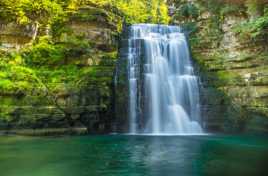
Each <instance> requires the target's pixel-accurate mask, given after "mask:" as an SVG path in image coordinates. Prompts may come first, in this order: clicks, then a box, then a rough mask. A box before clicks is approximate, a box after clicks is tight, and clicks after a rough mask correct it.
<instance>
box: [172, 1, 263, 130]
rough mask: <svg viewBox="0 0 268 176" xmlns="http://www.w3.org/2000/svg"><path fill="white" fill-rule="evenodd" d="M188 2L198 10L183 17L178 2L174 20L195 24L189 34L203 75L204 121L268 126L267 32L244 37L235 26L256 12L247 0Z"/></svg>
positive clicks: (212, 125)
mask: <svg viewBox="0 0 268 176" xmlns="http://www.w3.org/2000/svg"><path fill="white" fill-rule="evenodd" d="M175 4H176V3H175ZM188 4H189V3H188ZM190 4H191V5H193V6H194V7H195V8H197V9H198V10H199V14H198V16H196V17H195V16H193V15H192V16H191V15H190V16H187V18H181V17H180V16H179V15H178V13H180V12H179V10H180V9H183V8H181V5H179V4H177V5H176V10H175V12H177V16H176V14H175V15H174V17H173V22H174V23H175V24H180V25H185V26H187V25H188V26H189V24H190V25H192V26H191V27H192V28H191V27H190V31H191V30H194V31H193V32H192V33H191V34H190V37H189V40H190V44H191V49H192V56H193V59H194V61H195V62H196V68H197V70H198V71H199V73H200V77H201V95H202V97H201V99H202V113H203V118H204V126H205V127H206V128H207V129H208V130H210V131H228V132H230V131H249V130H254V131H267V130H268V99H267V94H268V82H267V78H268V77H267V70H268V67H267V64H268V62H267V61H268V55H267V38H265V37H261V38H258V39H256V40H242V39H241V36H239V33H237V32H235V30H234V28H235V27H236V26H237V25H238V24H241V23H242V22H248V21H249V20H251V18H252V16H251V14H248V11H247V8H246V7H245V6H244V5H243V4H224V3H223V4H217V3H216V4H215V2H214V4H213V2H212V1H209V2H206V3H205V2H203V1H192V2H190ZM217 5H218V6H217ZM178 16H179V17H178ZM188 26H187V27H188ZM188 30H189V28H188Z"/></svg>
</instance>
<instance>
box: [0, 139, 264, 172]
mask: <svg viewBox="0 0 268 176" xmlns="http://www.w3.org/2000/svg"><path fill="white" fill-rule="evenodd" d="M267 163H268V140H267V136H128V135H108V136H83V137H61V138H29V137H0V173H1V174H0V175H1V176H106V175H107V176H154V175H156V176H173V175H174V176H175V175H176V176H199V175H201V176H202V175H235V176H240V175H243V176H245V175H246V176H247V175H250V176H252V175H257V176H258V175H260V176H261V175H268V167H267Z"/></svg>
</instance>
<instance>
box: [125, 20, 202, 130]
mask: <svg viewBox="0 0 268 176" xmlns="http://www.w3.org/2000/svg"><path fill="white" fill-rule="evenodd" d="M127 59H128V81H129V102H128V106H129V132H130V133H134V134H135V133H152V134H166V133H169V134H170V133H174V134H184V133H186V134H187V133H202V128H201V127H200V125H199V120H200V109H199V88H198V78H197V77H196V76H195V75H194V72H193V67H192V63H191V60H190V54H189V49H188V45H187V40H186V37H185V35H184V33H182V32H181V29H180V28H179V27H177V26H167V25H154V24H137V25H133V26H131V27H130V31H129V38H128V53H127Z"/></svg>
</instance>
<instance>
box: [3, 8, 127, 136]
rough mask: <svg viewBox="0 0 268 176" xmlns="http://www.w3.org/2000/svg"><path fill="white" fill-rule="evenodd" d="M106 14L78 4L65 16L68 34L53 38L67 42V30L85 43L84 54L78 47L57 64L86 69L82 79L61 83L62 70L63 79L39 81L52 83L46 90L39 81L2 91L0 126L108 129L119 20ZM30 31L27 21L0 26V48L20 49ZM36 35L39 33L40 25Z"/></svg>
mask: <svg viewBox="0 0 268 176" xmlns="http://www.w3.org/2000/svg"><path fill="white" fill-rule="evenodd" d="M107 13H109V12H104V10H103V9H101V8H98V7H95V6H85V7H82V8H81V9H79V10H78V11H77V12H76V13H72V14H70V15H69V17H68V21H67V22H66V24H65V27H66V29H68V30H67V31H68V33H67V32H66V33H62V34H61V36H57V40H58V41H57V42H58V43H63V42H66V40H68V35H69V34H70V33H72V35H74V36H80V37H83V40H88V41H90V43H91V48H90V49H91V51H90V53H89V54H83V53H84V51H83V50H81V51H76V53H75V55H74V54H73V55H71V57H70V56H68V58H66V59H65V61H64V62H63V63H61V66H66V68H69V67H68V66H70V67H71V66H75V67H79V68H80V69H81V70H85V71H81V72H82V73H83V72H84V73H83V75H84V77H85V78H84V79H85V80H83V82H81V83H77V84H73V82H75V80H69V81H66V78H65V75H64V74H63V76H62V78H61V79H59V80H62V81H57V82H53V80H52V81H51V79H53V77H51V78H50V77H49V78H47V79H46V78H43V80H44V82H43V83H44V84H47V86H48V85H51V84H53V87H54V88H55V89H54V90H53V91H50V92H48V90H45V89H44V90H43V89H39V86H40V85H39V84H35V83H32V84H31V86H30V87H29V89H31V90H32V91H25V92H18V91H10V92H9V93H4V92H3V91H1V92H0V102H1V103H0V130H3V129H9V128H58V127H70V126H73V127H80V126H81V127H87V128H88V131H89V132H92V133H94V132H97V133H102V132H106V131H109V129H110V124H111V123H110V121H111V119H112V118H113V116H112V97H111V95H112V88H111V87H112V79H113V72H114V59H115V57H116V52H117V37H118V29H117V25H118V24H119V23H120V20H122V19H121V17H119V16H116V15H115V14H113V16H114V21H112V20H110V19H108V18H110V16H111V15H109V14H107ZM33 33H34V31H33V28H32V26H30V25H27V26H22V25H18V24H16V23H14V22H12V23H3V24H0V49H1V51H2V52H10V51H13V50H14V51H15V50H17V51H19V50H20V49H23V48H26V47H27V45H29V43H30V42H31V40H32V35H33ZM38 35H42V29H41V30H40V31H39V33H38ZM74 47H75V46H74ZM71 49H73V48H72V47H71ZM54 67H55V66H53V65H52V66H49V69H50V70H52V71H53V72H54V71H55V73H56V70H55V69H57V68H55V69H53V68H54ZM63 71H64V70H63ZM66 71H68V70H66ZM68 72H70V71H68ZM87 72H88V76H86V75H87ZM43 74H45V73H42V75H43ZM68 74H69V75H70V74H72V73H67V72H66V77H67V75H68ZM74 79H75V78H74ZM23 81H26V80H23ZM14 84H17V82H14ZM80 85H83V86H80ZM5 119H11V120H5Z"/></svg>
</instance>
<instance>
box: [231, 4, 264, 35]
mask: <svg viewBox="0 0 268 176" xmlns="http://www.w3.org/2000/svg"><path fill="white" fill-rule="evenodd" d="M267 28H268V7H267V8H265V11H264V15H263V16H260V17H258V18H256V19H255V20H250V21H248V22H243V23H241V24H239V25H237V26H236V27H235V28H234V31H235V32H236V33H237V34H239V35H240V37H241V38H242V39H257V38H258V37H263V36H265V35H266V36H267V34H268V33H267Z"/></svg>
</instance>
